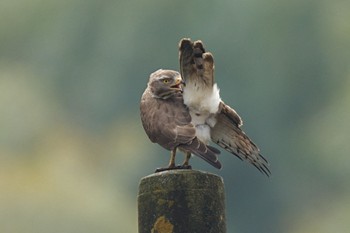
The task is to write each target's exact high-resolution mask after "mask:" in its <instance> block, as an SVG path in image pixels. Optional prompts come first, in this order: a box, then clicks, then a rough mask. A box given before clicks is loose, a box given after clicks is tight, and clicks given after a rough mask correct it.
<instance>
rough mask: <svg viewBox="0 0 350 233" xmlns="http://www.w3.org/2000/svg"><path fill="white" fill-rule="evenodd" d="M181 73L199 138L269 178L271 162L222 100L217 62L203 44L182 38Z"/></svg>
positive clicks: (185, 96) (185, 100)
mask: <svg viewBox="0 0 350 233" xmlns="http://www.w3.org/2000/svg"><path fill="white" fill-rule="evenodd" d="M179 60H180V72H181V76H182V78H183V80H184V81H185V83H186V86H185V87H184V89H183V99H184V104H185V105H186V106H187V107H188V109H189V114H190V116H191V123H192V124H193V125H194V126H195V128H196V135H197V138H198V139H199V140H201V141H203V142H205V143H206V144H207V143H209V142H210V141H212V142H214V143H216V144H217V145H219V146H220V147H222V148H224V149H225V150H227V151H228V152H230V153H232V154H234V155H235V156H237V157H238V158H239V159H241V160H246V161H248V162H249V163H251V164H252V165H253V166H255V167H256V168H257V169H258V170H259V171H260V172H262V173H264V174H266V175H267V176H269V175H270V174H271V173H270V170H269V168H268V162H267V160H266V159H265V158H264V157H263V156H262V155H261V154H260V151H259V149H258V147H257V146H256V145H255V144H254V143H253V142H252V140H250V138H249V137H248V136H247V135H246V134H245V133H244V132H243V131H242V129H241V126H242V124H243V122H242V120H241V117H240V116H239V115H238V114H237V113H236V111H235V110H234V109H232V108H231V107H230V106H228V105H226V104H225V103H224V102H223V101H222V100H221V98H220V94H219V88H218V87H217V84H216V83H215V81H214V59H213V56H212V54H211V53H209V52H205V49H204V46H203V43H202V42H201V41H195V42H192V41H191V40H190V39H186V38H185V39H182V40H181V41H180V43H179Z"/></svg>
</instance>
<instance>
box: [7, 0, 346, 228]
mask: <svg viewBox="0 0 350 233" xmlns="http://www.w3.org/2000/svg"><path fill="white" fill-rule="evenodd" d="M349 10H350V1H344V0H333V1H326V0H309V1H304V0H293V1H290V0H283V1H273V0H267V1H260V0H248V1H247V0H234V1H228V0H226V1H225V0H224V1H207V2H205V1H199V0H186V1H184V0H180V1H161V0H149V1H135V0H117V1H107V0H101V1H92V0H70V1H65V0H63V1H46V0H45V1H44V0H31V1H26V0H16V1H13V0H2V1H1V2H0V231H1V232H4V233H7V232H11V233H21V232H26V233H44V232H45V233H46V232H51V233H55V232H57V233H58V232H65V233H70V232H72V233H73V232H74V233H77V232H84V233H95V232H104V233H112V232H113V233H115V232H118V233H119V232H137V204H136V196H137V188H138V184H139V180H140V178H141V177H143V176H146V175H149V174H151V173H152V172H153V171H154V169H155V168H156V167H161V166H164V165H166V164H167V162H168V159H169V153H168V152H167V151H165V150H163V149H162V148H160V147H159V146H157V145H155V144H152V143H150V141H149V140H148V138H147V136H146V135H145V133H144V131H143V129H142V126H141V123H140V119H139V99H140V96H141V94H142V92H143V90H144V88H145V87H146V83H147V80H148V75H149V74H150V73H151V72H153V71H155V70H156V69H158V68H169V69H178V54H177V53H178V51H177V44H178V41H179V40H180V39H181V38H182V37H190V38H192V39H194V40H196V39H201V40H203V41H204V43H205V46H206V47H207V49H208V50H210V51H211V52H212V53H213V54H214V57H215V62H216V80H217V82H218V84H219V87H220V88H221V95H222V98H223V99H224V100H225V102H226V103H228V104H230V105H231V106H233V107H234V108H235V109H236V110H237V112H238V113H239V114H240V115H241V117H242V118H243V120H244V122H245V125H244V130H245V131H246V132H247V134H248V135H249V136H250V137H251V138H252V139H253V140H254V141H255V142H256V143H257V144H258V145H259V147H260V149H261V151H262V153H263V154H264V155H265V156H266V157H267V158H268V159H269V161H270V164H271V170H272V173H273V175H272V177H271V178H269V179H268V178H266V177H264V176H263V175H261V174H260V173H259V172H258V171H257V170H256V169H255V168H254V167H252V166H250V165H248V164H246V163H243V162H241V161H239V160H238V159H237V158H235V157H233V156H231V155H229V154H228V153H225V152H223V153H222V155H221V160H222V162H223V164H224V168H223V169H222V170H220V171H218V170H215V168H212V167H211V166H210V165H207V164H206V163H205V162H203V161H202V160H200V159H198V158H194V159H193V160H192V165H193V166H194V168H196V169H201V170H206V171H209V172H212V173H216V174H219V175H221V176H222V177H223V178H224V181H225V185H226V198H227V200H226V202H227V224H228V232H229V233H253V232H260V233H280V232H284V233H304V232H318V233H326V232H327V233H329V232H348V230H349V228H350V222H349V219H350V183H349V176H350V156H349V152H350V123H349V120H350V24H349V22H350V14H349Z"/></svg>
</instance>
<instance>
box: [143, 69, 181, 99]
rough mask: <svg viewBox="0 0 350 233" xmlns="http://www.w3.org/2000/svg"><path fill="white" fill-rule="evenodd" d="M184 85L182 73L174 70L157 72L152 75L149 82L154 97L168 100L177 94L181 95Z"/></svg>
mask: <svg viewBox="0 0 350 233" xmlns="http://www.w3.org/2000/svg"><path fill="white" fill-rule="evenodd" d="M183 85H184V82H183V80H182V78H181V75H180V73H179V72H176V71H174V70H162V69H160V70H157V71H156V72H154V73H152V74H151V76H150V78H149V82H148V87H149V88H150V90H151V92H152V94H153V96H155V97H157V98H161V99H167V98H169V97H171V96H173V95H174V94H176V93H181V92H182V86H183Z"/></svg>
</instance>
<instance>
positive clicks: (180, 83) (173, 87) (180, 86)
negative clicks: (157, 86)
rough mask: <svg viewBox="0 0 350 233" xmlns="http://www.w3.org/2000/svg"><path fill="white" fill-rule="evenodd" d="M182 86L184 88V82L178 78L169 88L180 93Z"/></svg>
mask: <svg viewBox="0 0 350 233" xmlns="http://www.w3.org/2000/svg"><path fill="white" fill-rule="evenodd" d="M182 85H183V86H185V82H184V81H183V80H182V78H181V77H178V78H176V80H175V85H173V86H171V88H172V89H176V90H179V91H182Z"/></svg>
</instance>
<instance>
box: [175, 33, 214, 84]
mask: <svg viewBox="0 0 350 233" xmlns="http://www.w3.org/2000/svg"><path fill="white" fill-rule="evenodd" d="M179 61H180V73H181V76H182V78H183V79H184V81H185V82H194V81H196V82H198V83H199V84H200V85H203V87H204V86H205V87H208V88H212V87H213V84H214V59H213V56H212V54H211V53H209V52H207V53H206V52H205V50H204V47H203V43H202V42H201V41H199V40H198V41H195V42H192V41H191V40H190V39H186V38H185V39H182V40H181V41H180V44H179Z"/></svg>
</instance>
